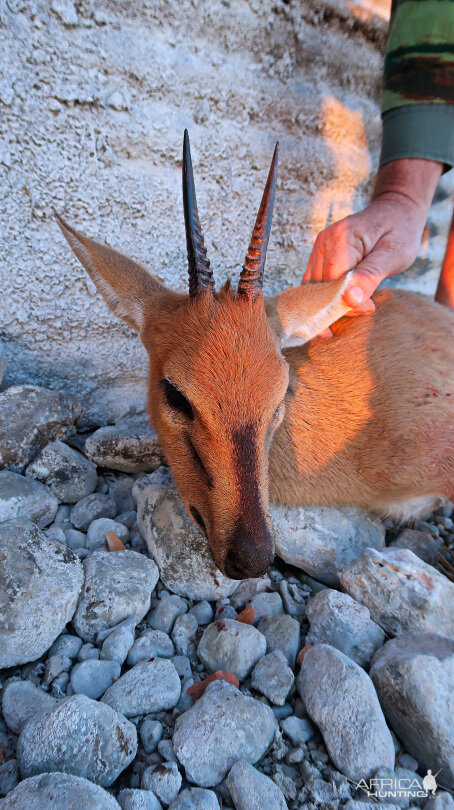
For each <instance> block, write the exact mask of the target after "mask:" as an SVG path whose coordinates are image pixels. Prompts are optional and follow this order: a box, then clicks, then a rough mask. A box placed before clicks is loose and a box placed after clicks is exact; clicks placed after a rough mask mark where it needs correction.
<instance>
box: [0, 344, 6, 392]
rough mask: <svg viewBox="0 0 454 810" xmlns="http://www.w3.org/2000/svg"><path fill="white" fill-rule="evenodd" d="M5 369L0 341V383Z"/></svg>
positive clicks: (3, 351)
mask: <svg viewBox="0 0 454 810" xmlns="http://www.w3.org/2000/svg"><path fill="white" fill-rule="evenodd" d="M5 371H6V357H5V349H4V348H3V344H2V343H0V385H1V384H2V380H3V376H4V374H5Z"/></svg>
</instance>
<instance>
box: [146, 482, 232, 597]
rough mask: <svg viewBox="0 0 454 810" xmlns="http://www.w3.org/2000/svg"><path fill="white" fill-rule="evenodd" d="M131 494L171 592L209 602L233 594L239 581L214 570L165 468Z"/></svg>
mask: <svg viewBox="0 0 454 810" xmlns="http://www.w3.org/2000/svg"><path fill="white" fill-rule="evenodd" d="M133 495H134V498H135V499H136V503H137V521H138V524H139V528H140V531H141V534H142V536H143V537H144V538H145V540H146V543H147V546H148V550H149V552H150V554H151V555H152V557H153V559H154V560H156V562H157V564H158V566H159V571H160V574H161V579H162V581H163V582H164V584H165V585H166V586H167V587H168V588H169V589H170V590H171V591H173V592H174V593H177V594H180V595H181V596H187V597H189V598H190V599H195V600H198V599H207V600H209V601H214V600H215V599H219V597H221V596H229V595H230V594H231V593H233V591H234V590H235V589H236V588H237V587H238V581H237V580H234V579H228V578H227V577H225V576H224V575H223V574H221V572H220V571H219V570H218V569H217V568H216V567H215V565H214V562H213V559H212V556H211V553H210V550H209V547H208V543H207V540H206V539H205V537H203V535H202V534H201V533H200V532H199V531H198V529H197V528H196V527H195V526H194V524H193V522H192V521H191V520H190V518H189V517H188V515H187V514H186V510H185V508H184V505H183V502H182V500H181V498H180V496H179V495H178V492H177V491H176V489H175V487H174V486H173V483H172V479H171V475H170V472H169V471H168V470H167V469H166V468H164V467H163V468H161V469H159V470H157V471H156V472H155V473H154V475H150V476H147V478H144V479H140V480H139V481H137V482H136V484H135V486H134V489H133Z"/></svg>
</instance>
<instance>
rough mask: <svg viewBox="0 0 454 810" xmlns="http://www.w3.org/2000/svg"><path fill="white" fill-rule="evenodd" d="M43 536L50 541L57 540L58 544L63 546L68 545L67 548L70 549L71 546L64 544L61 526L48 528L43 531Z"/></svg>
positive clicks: (64, 539) (64, 537)
mask: <svg viewBox="0 0 454 810" xmlns="http://www.w3.org/2000/svg"><path fill="white" fill-rule="evenodd" d="M44 534H45V535H46V537H49V538H50V539H51V540H58V542H59V543H63V545H65V546H66V545H68V547H69V548H72V546H71V545H70V544H69V543H67V542H66V535H65V533H64V531H63V529H62V528H61V526H50V527H49V528H48V529H46V530H45V532H44Z"/></svg>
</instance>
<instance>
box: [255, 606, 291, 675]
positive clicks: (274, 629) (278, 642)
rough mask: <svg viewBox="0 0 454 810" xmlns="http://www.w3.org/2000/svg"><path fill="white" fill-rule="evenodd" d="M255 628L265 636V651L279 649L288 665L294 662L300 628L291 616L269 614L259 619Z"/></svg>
mask: <svg viewBox="0 0 454 810" xmlns="http://www.w3.org/2000/svg"><path fill="white" fill-rule="evenodd" d="M257 630H258V631H259V632H260V633H262V634H263V635H264V636H265V639H266V648H267V651H268V652H269V653H270V652H273V651H274V650H280V651H281V652H283V653H284V655H285V657H286V659H287V662H288V665H289V666H290V667H292V666H293V665H294V663H295V660H296V656H297V653H298V650H299V649H300V634H301V628H300V624H299V622H298V621H297V620H296V619H294V618H293V616H287V615H286V614H284V615H282V616H269V617H265V618H263V619H260V621H259V623H258V625H257Z"/></svg>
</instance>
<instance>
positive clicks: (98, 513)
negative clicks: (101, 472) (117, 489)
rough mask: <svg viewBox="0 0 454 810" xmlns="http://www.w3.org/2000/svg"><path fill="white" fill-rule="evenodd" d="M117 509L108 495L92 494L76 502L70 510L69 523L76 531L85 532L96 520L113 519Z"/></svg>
mask: <svg viewBox="0 0 454 810" xmlns="http://www.w3.org/2000/svg"><path fill="white" fill-rule="evenodd" d="M116 514H117V507H116V505H115V503H114V501H113V500H112V498H111V497H110V495H103V493H102V492H93V493H92V494H91V495H87V496H86V497H85V498H82V499H81V500H80V501H78V502H77V503H76V504H75V505H74V506H73V508H72V509H71V523H72V524H73V526H74V527H75V528H76V529H80V531H82V532H86V531H87V529H88V527H89V525H90V523H92V522H93V521H94V520H98V518H114V517H115V515H116Z"/></svg>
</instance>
